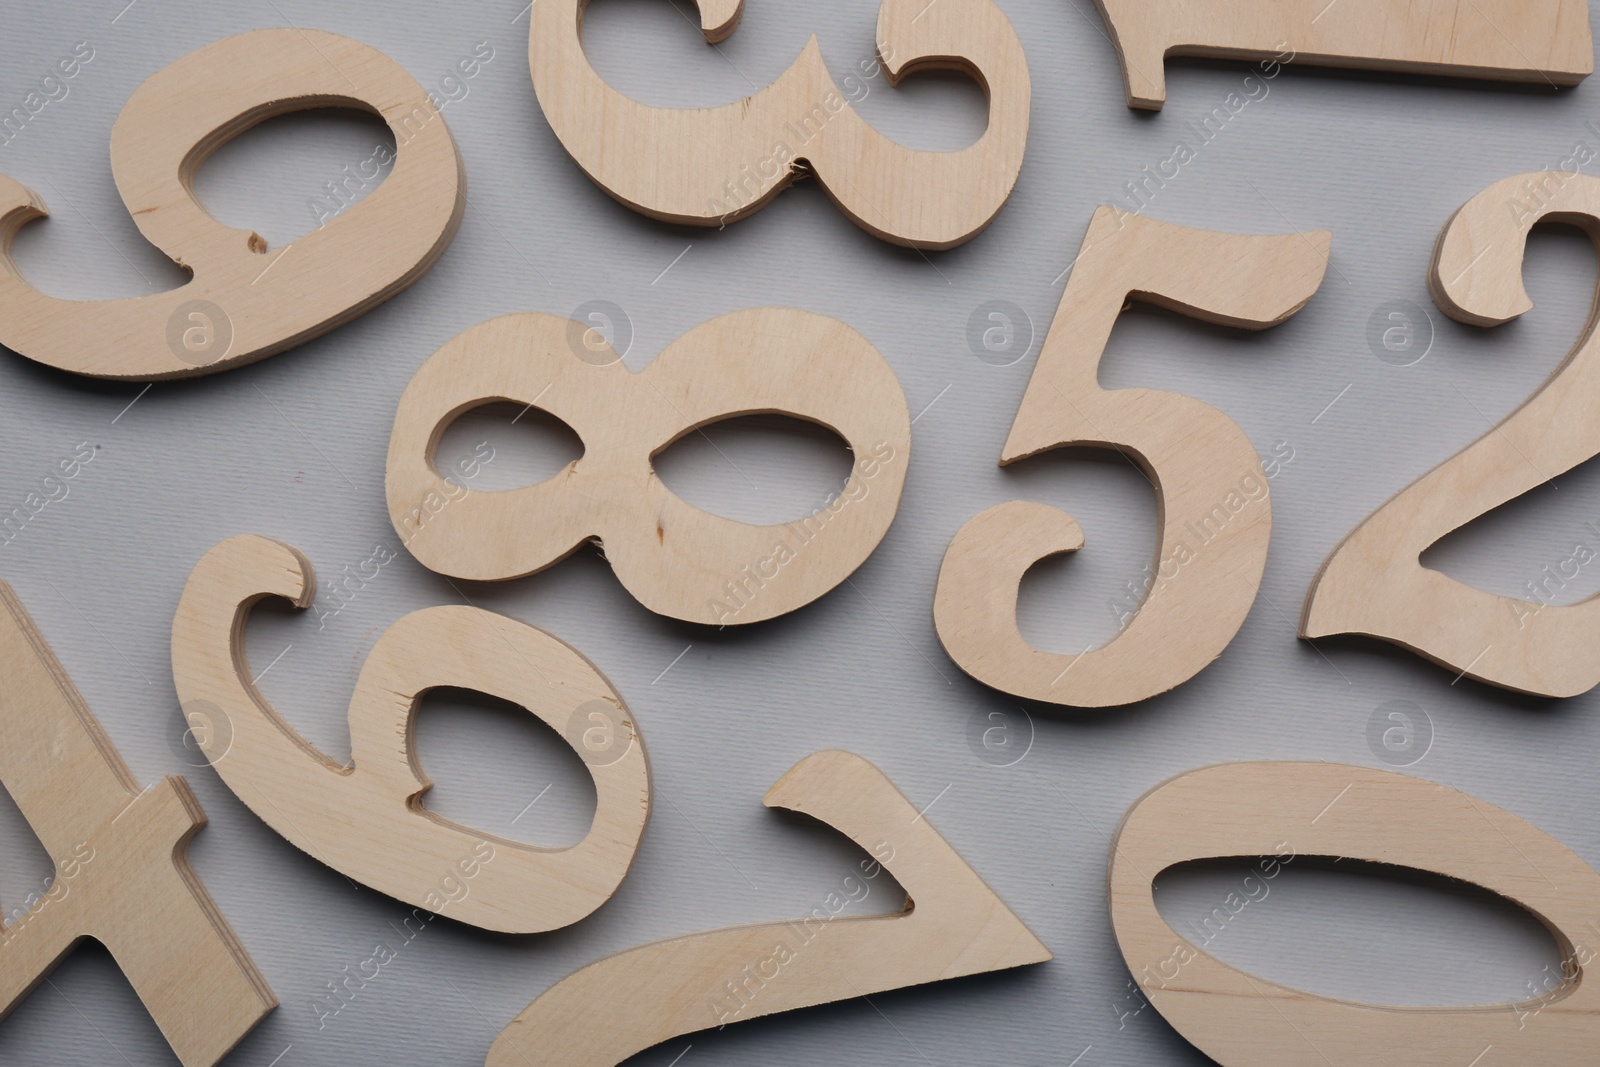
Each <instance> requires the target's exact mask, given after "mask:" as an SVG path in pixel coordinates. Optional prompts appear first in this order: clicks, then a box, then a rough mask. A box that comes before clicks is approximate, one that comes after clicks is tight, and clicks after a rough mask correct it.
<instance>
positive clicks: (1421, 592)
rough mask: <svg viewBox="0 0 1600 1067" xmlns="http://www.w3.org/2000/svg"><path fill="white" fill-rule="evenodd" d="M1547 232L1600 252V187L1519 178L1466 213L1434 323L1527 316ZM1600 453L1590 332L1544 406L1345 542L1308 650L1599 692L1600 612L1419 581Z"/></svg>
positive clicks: (1444, 249)
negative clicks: (1352, 644) (1510, 508)
mask: <svg viewBox="0 0 1600 1067" xmlns="http://www.w3.org/2000/svg"><path fill="white" fill-rule="evenodd" d="M1519 207H1520V210H1519ZM1508 208H1510V210H1508ZM1540 219H1548V220H1550V221H1553V222H1566V223H1571V224H1572V225H1575V226H1577V227H1579V228H1580V229H1582V230H1584V231H1585V232H1586V233H1588V234H1589V236H1590V237H1591V238H1592V239H1594V240H1595V241H1596V244H1597V247H1600V178H1592V177H1589V176H1587V175H1578V174H1562V173H1558V172H1553V171H1552V172H1546V173H1537V174H1522V175H1518V176H1517V177H1514V178H1506V179H1504V180H1503V181H1499V182H1496V183H1495V184H1494V185H1491V186H1489V187H1488V188H1487V189H1485V190H1484V191H1483V192H1481V193H1479V194H1478V195H1477V196H1475V197H1473V198H1472V199H1471V200H1469V201H1467V203H1466V205H1465V206H1463V207H1462V208H1461V210H1460V211H1458V212H1456V214H1455V215H1454V216H1453V217H1452V218H1451V219H1450V221H1449V222H1448V223H1446V224H1445V228H1444V232H1443V233H1441V234H1440V236H1439V243H1438V246H1437V248H1436V249H1435V250H1434V257H1433V265H1432V267H1431V268H1430V270H1429V275H1428V283H1429V288H1430V289H1431V290H1432V291H1433V295H1434V301H1435V302H1436V303H1437V304H1438V305H1439V307H1440V309H1441V310H1443V311H1444V312H1445V314H1447V315H1449V316H1450V317H1451V318H1453V319H1457V320H1459V321H1461V322H1466V323H1470V324H1472V325H1475V326H1495V325H1498V324H1500V323H1503V322H1508V321H1510V320H1512V319H1515V318H1518V317H1519V316H1521V315H1522V314H1523V313H1525V312H1527V311H1528V310H1529V309H1531V308H1532V307H1533V302H1532V301H1531V300H1530V299H1528V295H1527V292H1526V291H1525V290H1524V289H1523V287H1522V276H1521V275H1522V257H1523V253H1524V252H1525V251H1526V243H1527V239H1528V231H1529V230H1530V229H1531V228H1532V227H1533V225H1534V224H1535V223H1536V222H1538V221H1539V220H1540ZM1596 453H1600V337H1597V336H1596V333H1595V320H1594V319H1592V318H1591V319H1590V321H1589V322H1588V324H1587V325H1586V326H1585V327H1584V332H1583V335H1582V336H1581V337H1580V338H1579V339H1578V342H1577V344H1576V345H1574V346H1573V349H1572V351H1571V352H1570V353H1569V354H1568V356H1567V358H1566V359H1565V360H1564V361H1563V362H1562V363H1561V365H1560V366H1559V367H1557V368H1556V371H1555V373H1554V374H1552V375H1551V376H1550V378H1549V379H1548V380H1547V381H1546V382H1545V384H1544V385H1543V386H1542V387H1541V388H1540V389H1539V391H1538V392H1536V393H1534V394H1533V395H1532V396H1530V397H1529V398H1528V399H1527V400H1525V401H1524V402H1523V404H1522V406H1521V407H1519V408H1518V409H1517V410H1516V411H1514V412H1513V413H1512V414H1511V415H1509V416H1508V417H1507V418H1506V419H1505V420H1504V421H1502V422H1501V423H1500V424H1499V425H1498V426H1496V427H1495V428H1494V429H1492V430H1490V431H1489V432H1488V433H1486V434H1484V435H1483V436H1482V437H1480V438H1478V440H1476V441H1474V442H1473V443H1472V444H1470V445H1468V446H1467V447H1466V448H1465V449H1463V450H1462V451H1460V452H1458V453H1456V455H1454V456H1452V457H1451V458H1450V459H1448V460H1446V461H1445V462H1444V463H1441V464H1440V465H1439V466H1437V467H1435V468H1434V469H1433V470H1432V471H1430V472H1428V473H1427V474H1425V475H1423V476H1422V477H1421V478H1420V479H1418V480H1417V481H1416V482H1414V483H1412V484H1411V485H1410V486H1409V487H1407V488H1406V489H1404V490H1402V491H1401V492H1400V493H1399V494H1398V495H1396V496H1395V497H1394V498H1393V499H1391V500H1390V501H1389V502H1388V503H1387V504H1385V505H1384V506H1383V507H1381V508H1379V509H1378V510H1377V511H1376V512H1375V513H1374V514H1373V515H1371V516H1370V517H1369V518H1368V519H1367V520H1366V521H1365V522H1363V523H1362V524H1361V525H1360V526H1357V527H1356V528H1355V529H1354V530H1353V531H1351V533H1350V534H1349V535H1348V536H1347V537H1345V539H1344V540H1343V541H1342V542H1340V544H1339V546H1338V547H1337V548H1335V549H1334V550H1333V552H1332V554H1331V555H1329V556H1328V559H1327V562H1325V563H1324V564H1323V565H1322V569H1321V571H1319V572H1318V574H1317V577H1316V578H1315V579H1314V580H1313V581H1312V583H1311V590H1310V592H1309V593H1308V594H1307V596H1306V604H1305V611H1304V614H1303V617H1302V619H1301V622H1300V636H1302V637H1307V638H1317V637H1326V636H1328V635H1330V634H1344V633H1354V634H1363V635H1366V636H1369V637H1376V638H1380V639H1382V640H1385V641H1392V642H1394V643H1395V644H1398V645H1401V646H1402V647H1404V648H1408V649H1411V650H1412V651H1413V652H1416V653H1417V654H1419V655H1421V656H1425V657H1427V658H1428V659H1430V660H1432V661H1434V662H1435V663H1438V664H1440V665H1442V666H1444V667H1447V668H1449V669H1450V670H1451V671H1453V672H1456V673H1458V674H1465V675H1467V676H1468V677H1471V678H1475V679H1477V680H1478V681H1481V682H1488V683H1489V684H1491V685H1498V686H1502V687H1504V688H1506V689H1514V690H1517V691H1519V692H1523V693H1533V694H1536V695H1539V696H1552V697H1569V696H1576V695H1577V694H1579V693H1583V692H1586V691H1588V690H1589V689H1592V688H1594V686H1595V684H1596V683H1597V682H1600V658H1597V657H1596V655H1595V651H1596V648H1597V646H1600V600H1597V599H1596V598H1594V597H1591V598H1589V599H1587V600H1584V601H1582V602H1581V603H1577V604H1568V605H1547V604H1539V603H1536V602H1532V601H1527V600H1520V599H1517V598H1516V597H1506V596H1497V595H1496V594H1493V593H1486V592H1484V591H1483V590H1481V589H1474V588H1473V587H1471V586H1469V585H1467V584H1465V583H1463V582H1459V581H1457V580H1456V579H1454V578H1451V577H1448V576H1447V575H1444V574H1442V573H1440V572H1439V571H1436V570H1431V569H1429V568H1427V567H1424V566H1422V564H1421V563H1419V562H1418V557H1419V556H1421V554H1422V552H1423V551H1424V550H1425V549H1427V548H1428V546H1430V545H1432V544H1433V543H1434V542H1436V541H1438V540H1439V539H1440V538H1441V537H1443V536H1444V535H1445V534H1447V533H1449V532H1450V531H1452V530H1455V529H1457V528H1459V527H1461V526H1464V525H1465V524H1466V523H1468V522H1470V521H1471V520H1472V519H1474V518H1476V517H1478V516H1479V515H1482V514H1483V513H1485V512H1487V511H1490V510H1491V509H1493V508H1496V507H1499V506H1500V505H1501V504H1504V503H1506V502H1507V501H1509V500H1514V499H1516V498H1517V497H1519V496H1521V495H1522V494H1523V493H1525V492H1527V491H1528V490H1530V489H1533V488H1534V487H1536V486H1538V485H1540V484H1541V483H1543V482H1544V481H1545V480H1546V479H1547V478H1553V477H1556V476H1557V475H1560V474H1564V473H1566V472H1567V471H1569V470H1571V469H1572V468H1574V467H1576V466H1577V465H1578V464H1580V463H1582V462H1584V461H1585V460H1587V459H1589V458H1590V457H1591V456H1594V455H1595V454H1596Z"/></svg>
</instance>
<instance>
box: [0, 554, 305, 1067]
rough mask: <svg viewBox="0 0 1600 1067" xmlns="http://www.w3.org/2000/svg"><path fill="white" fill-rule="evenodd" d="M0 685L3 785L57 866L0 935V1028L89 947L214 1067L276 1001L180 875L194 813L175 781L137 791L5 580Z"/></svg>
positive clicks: (200, 893) (196, 819)
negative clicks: (103, 953)
mask: <svg viewBox="0 0 1600 1067" xmlns="http://www.w3.org/2000/svg"><path fill="white" fill-rule="evenodd" d="M0 678H3V679H4V689H3V691H0V781H3V782H4V785H5V788H6V791H7V792H9V793H10V794H11V797H12V799H13V800H15V801H16V802H17V807H18V808H20V809H21V810H22V814H23V815H24V816H25V817H26V818H27V820H28V825H29V826H31V827H33V831H34V833H35V834H37V835H38V837H39V840H40V842H41V843H42V844H43V845H44V847H45V851H46V852H48V853H49V854H50V857H51V859H52V860H54V861H55V866H56V870H55V874H54V880H53V881H52V882H51V884H50V888H49V889H48V890H46V891H45V893H44V894H43V896H42V898H41V899H40V900H39V902H38V903H36V904H35V905H34V906H33V907H32V908H31V909H30V910H28V911H27V912H25V913H23V915H22V916H21V917H20V918H18V919H16V920H15V921H13V922H10V923H5V924H4V925H3V926H0V1018H3V1017H4V1016H5V1015H7V1014H9V1013H10V1011H11V1010H12V1009H13V1008H15V1007H16V1006H17V1004H18V1003H19V1002H20V1001H21V1000H22V998H23V997H25V996H27V995H28V993H29V992H30V991H31V990H32V989H33V988H34V987H35V986H37V985H38V984H40V983H41V982H43V981H44V980H45V979H46V978H47V977H48V976H49V974H50V972H51V971H52V970H53V969H54V968H55V966H56V964H57V963H59V962H60V961H61V959H62V958H63V957H64V956H66V954H67V953H68V952H70V951H71V950H72V948H73V946H74V945H76V944H77V943H78V942H79V941H80V940H81V939H83V938H86V937H91V938H94V939H95V940H97V941H100V942H101V943H102V944H104V945H105V946H106V948H107V949H108V950H110V952H111V956H112V958H113V959H114V960H116V962H117V966H118V967H120V968H122V972H123V973H124V974H125V975H127V977H128V981H129V982H130V983H131V984H132V986H133V989H134V992H136V993H138V994H139V999H140V1000H142V1001H144V1005H145V1007H146V1008H148V1009H149V1010H150V1015H151V1017H152V1018H154V1019H155V1022H156V1025H157V1026H158V1027H160V1028H161V1033H162V1036H164V1037H165V1038H166V1039H167V1042H168V1043H169V1044H170V1045H171V1046H172V1050H173V1052H175V1053H177V1056H178V1059H179V1060H180V1061H181V1062H182V1063H183V1064H184V1065H185V1067H211V1065H212V1064H215V1063H216V1062H217V1061H219V1060H221V1059H222V1057H223V1056H225V1055H227V1053H228V1050H229V1049H231V1048H233V1046H234V1045H236V1044H238V1043H239V1040H240V1039H241V1038H243V1037H244V1035H245V1034H247V1033H249V1032H250V1030H251V1028H252V1027H254V1026H255V1025H256V1023H258V1022H260V1021H261V1019H262V1017H263V1016H265V1015H266V1014H267V1012H269V1011H271V1010H272V1009H273V1008H274V1007H276V1006H277V1003H278V1002H277V999H276V998H275V997H273V995H272V990H270V989H269V988H267V983H266V980H265V979H264V978H262V977H261V975H260V973H259V972H258V971H257V970H256V968H255V965H254V964H252V963H251V962H250V957H249V955H247V954H246V953H245V950H244V946H242V945H241V944H239V941H238V938H236V937H235V936H234V933H233V931H232V930H231V929H229V927H228V923H227V920H226V919H224V918H223V917H222V913H221V912H220V911H218V910H217V906H216V904H215V903H213V902H212V900H211V897H210V895H209V894H207V893H206V890H205V886H203V885H202V884H201V883H200V879H199V877H198V876H197V875H196V874H195V872H194V871H193V870H192V869H191V868H190V866H189V860H188V849H189V839H190V838H192V837H193V836H194V834H195V832H196V831H198V830H199V829H200V827H202V826H204V825H205V821H206V817H205V815H204V813H202V812H201V810H200V805H199V803H198V802H197V801H196V800H195V798H194V794H193V793H191V792H190V791H189V786H188V785H187V784H186V783H185V782H184V780H183V779H182V778H165V779H163V780H162V781H160V782H159V783H157V784H156V785H153V786H151V787H150V788H148V789H144V790H141V789H140V788H139V785H138V783H137V782H136V781H135V780H134V777H133V775H132V773H131V772H130V771H129V770H128V766H127V764H125V763H124V762H123V761H122V757H121V756H120V755H118V753H117V750H116V749H115V748H114V747H113V746H112V744H111V739H110V738H109V737H107V736H106V734H105V731H103V730H102V729H101V728H100V724H99V723H98V722H97V721H96V720H95V717H94V713H93V712H91V711H90V710H89V707H88V705H87V704H85V703H84V701H83V697H82V696H80V695H79V694H78V690H77V688H76V687H75V686H74V685H73V684H72V680H71V679H70V678H68V677H67V672H66V670H65V669H64V668H63V667H62V666H61V664H60V662H58V661H57V660H56V658H55V655H54V654H53V653H51V651H50V647H49V646H48V645H46V644H45V641H44V638H43V637H41V636H40V635H39V632H38V631H37V630H35V629H34V626H33V620H31V619H30V618H28V613H27V612H26V611H25V610H23V607H22V604H21V602H20V601H19V600H18V599H17V597H16V594H14V593H13V592H12V591H11V587H10V586H9V585H7V584H5V583H4V582H0Z"/></svg>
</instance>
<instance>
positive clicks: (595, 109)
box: [528, 0, 1031, 248]
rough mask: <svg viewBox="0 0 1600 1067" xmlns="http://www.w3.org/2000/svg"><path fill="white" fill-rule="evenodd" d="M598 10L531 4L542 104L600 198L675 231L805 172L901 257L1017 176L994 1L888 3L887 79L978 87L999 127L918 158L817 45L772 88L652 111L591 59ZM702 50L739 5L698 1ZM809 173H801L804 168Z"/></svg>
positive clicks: (1024, 70)
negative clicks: (931, 73)
mask: <svg viewBox="0 0 1600 1067" xmlns="http://www.w3.org/2000/svg"><path fill="white" fill-rule="evenodd" d="M587 4H588V0H542V2H541V3H538V4H535V5H534V6H533V17H532V19H531V20H530V26H529V34H528V63H529V66H530V67H531V69H532V71H533V85H534V89H535V91H536V92H537V93H538V96H539V106H540V107H542V108H543V109H544V114H545V118H546V119H547V120H549V122H550V126H551V128H552V129H553V130H554V131H555V134H556V137H557V138H559V139H560V141H561V143H562V145H563V146H564V147H565V148H566V150H567V151H568V152H569V153H571V155H572V158H573V159H574V160H576V161H577V163H578V165H579V166H580V167H582V168H583V170H584V173H586V174H588V175H589V177H591V178H593V179H594V180H595V182H596V183H598V184H599V186H600V187H601V188H602V189H604V190H605V191H606V192H608V193H610V194H611V195H612V196H614V197H616V198H617V199H618V200H620V201H622V202H623V203H624V204H627V205H628V206H629V207H631V208H633V209H634V210H635V211H640V212H643V213H644V214H646V215H649V216H651V217H653V218H657V219H662V220H665V221H667V222H676V223H686V224H688V225H693V226H720V225H722V224H724V223H727V222H731V221H734V220H736V219H740V218H743V217H745V216H746V215H748V214H750V213H752V212H754V211H756V210H757V209H759V208H761V207H763V206H765V205H766V204H767V202H768V201H770V200H771V199H772V198H773V197H774V196H776V195H777V194H778V193H779V192H781V191H782V190H783V189H784V187H785V186H787V185H788V184H789V183H790V182H792V181H793V180H794V179H795V178H797V177H800V176H802V175H804V174H805V173H806V172H807V171H808V170H809V171H810V172H812V173H815V174H816V176H817V180H818V181H820V182H821V183H822V185H823V187H824V188H825V189H826V190H827V192H828V195H829V196H830V197H832V198H833V200H834V202H835V203H836V204H838V205H839V207H840V208H841V209H842V210H843V211H844V212H845V214H847V215H849V216H850V218H851V219H852V220H853V221H854V222H855V223H856V225H858V226H860V227H862V228H863V229H865V230H868V231H870V232H871V233H873V234H876V235H877V236H878V237H881V238H883V239H884V240H886V241H892V242H894V243H895V244H901V245H910V246H911V247H914V248H949V247H951V246H953V245H958V244H961V243H962V242H963V241H967V240H970V239H971V238H972V237H974V236H976V235H977V233H978V232H979V231H980V230H982V229H983V228H984V227H985V226H987V225H988V224H989V223H990V222H991V221H992V220H993V219H994V217H995V215H997V214H998V213H999V212H1000V209H1001V208H1002V207H1004V206H1005V202H1006V199H1007V198H1008V197H1009V196H1010V195H1011V189H1012V186H1014V185H1015V184H1016V181H1017V173H1018V171H1020V170H1021V168H1022V153H1023V148H1024V147H1025V145H1026V143H1027V140H1028V105H1029V100H1030V95H1031V90H1030V89H1029V84H1028V64H1027V60H1026V59H1024V58H1023V54H1022V42H1021V41H1019V40H1018V39H1017V33H1016V30H1014V29H1012V27H1011V22H1010V20H1008V19H1007V18H1006V16H1005V14H1004V12H1002V11H1001V10H1000V8H999V7H998V6H996V5H995V3H994V2H993V0H940V2H939V3H937V4H929V3H926V0H883V5H882V7H880V8H879V10H878V42H879V45H878V47H879V50H880V52H881V54H882V57H883V65H884V69H885V70H886V71H887V72H888V76H889V78H890V80H891V82H892V83H893V82H898V81H899V80H900V79H901V78H902V77H904V76H905V75H907V74H909V73H911V72H912V71H915V70H931V69H953V70H960V71H963V72H966V73H970V74H972V75H973V76H974V77H975V78H976V79H977V81H978V83H979V84H980V85H982V86H983V88H984V91H985V92H986V93H987V94H988V97H989V128H988V129H987V130H986V131H985V132H984V134H983V136H982V137H980V138H979V139H978V141H977V142H976V143H974V144H972V145H970V146H968V147H967V148H964V149H962V150H961V151H959V152H919V151H913V150H911V149H909V148H905V147H903V146H901V145H898V144H896V143H894V142H893V141H890V140H889V139H888V138H886V137H884V136H883V135H882V134H880V133H878V132H877V131H876V130H874V129H873V128H872V127H871V126H869V125H867V123H866V121H865V120H863V119H862V118H861V117H860V116H859V115H857V114H856V112H855V111H854V110H853V109H852V108H851V107H850V105H849V103H847V102H846V100H845V97H844V95H843V94H842V93H841V91H840V90H839V88H838V86H836V85H835V84H834V82H833V79H832V77H831V76H830V75H829V74H828V68H827V66H826V64H824V62H823V60H822V50H821V48H819V47H818V45H817V39H816V38H815V37H812V38H811V39H810V40H809V41H808V42H807V43H806V46H805V50H804V51H802V52H801V53H800V56H799V58H798V59H796V60H795V61H794V63H793V64H792V65H791V66H790V67H789V69H788V70H786V71H784V73H783V74H782V75H781V76H780V77H779V78H778V80H777V81H775V82H773V83H772V84H771V85H769V86H767V87H766V88H764V89H762V90H760V91H759V92H757V93H755V94H754V95H752V96H747V97H745V98H744V99H742V100H739V101H738V102H736V103H732V104H726V105H724V106H722V107H714V108H663V107H647V106H645V105H644V104H640V103H638V102H637V101H634V100H630V99H628V98H627V97H625V96H623V95H622V94H621V93H619V92H617V91H616V90H615V89H613V88H611V86H609V85H607V84H606V83H605V82H604V81H603V80H602V79H601V78H600V75H599V74H597V73H595V70H594V68H593V67H591V66H590V65H589V60H588V59H587V58H586V57H585V56H584V54H583V36H582V34H583V11H584V8H585V7H586V6H587ZM699 7H700V20H701V26H702V28H703V29H704V31H705V36H706V40H708V41H711V42H713V43H715V42H717V41H720V40H722V39H723V38H725V37H727V36H728V35H729V34H731V33H732V32H733V31H734V28H735V27H736V26H737V25H738V23H739V16H740V14H741V13H742V11H743V8H744V3H743V0H700V2H699ZM802 161H803V162H802Z"/></svg>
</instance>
